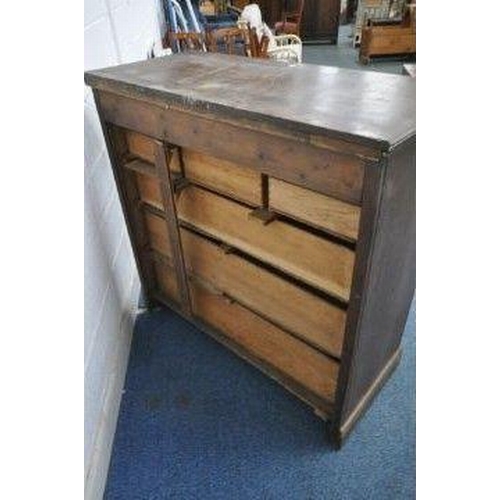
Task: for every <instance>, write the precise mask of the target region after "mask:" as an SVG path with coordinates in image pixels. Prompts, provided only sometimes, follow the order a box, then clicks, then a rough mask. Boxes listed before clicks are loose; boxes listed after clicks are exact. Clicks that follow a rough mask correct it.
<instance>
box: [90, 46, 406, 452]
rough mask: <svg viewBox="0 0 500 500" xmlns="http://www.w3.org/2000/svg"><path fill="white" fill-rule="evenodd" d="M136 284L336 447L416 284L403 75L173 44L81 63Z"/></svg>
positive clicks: (396, 349) (396, 340)
mask: <svg viewBox="0 0 500 500" xmlns="http://www.w3.org/2000/svg"><path fill="white" fill-rule="evenodd" d="M85 80H86V83H87V84H89V85H90V86H92V87H93V90H94V96H95V100H96V104H97V108H98V111H99V115H100V119H101V123H102V127H103V130H104V134H105V137H106V141H107V147H108V151H109V155H110V158H111V161H112V165H113V170H114V175H115V180H116V184H117V187H118V190H119V194H120V198H121V203H122V207H123V211H124V214H125V217H126V221H127V225H128V230H129V234H130V238H131V241H132V245H133V248H134V253H135V257H136V262H137V267H138V270H139V273H140V277H141V280H142V284H143V288H144V290H145V293H146V295H147V297H148V299H149V300H150V301H151V302H152V303H158V302H159V303H161V304H164V305H166V306H168V307H170V308H172V309H173V310H175V311H177V312H178V313H180V314H181V315H183V316H184V317H185V318H188V319H189V320H190V321H192V322H193V323H194V324H196V325H197V326H198V327H199V328H200V329H202V330H204V331H205V332H207V333H208V334H210V335H212V336H213V337H215V338H216V339H217V340H219V341H220V342H222V343H223V344H225V345H226V346H227V347H229V348H230V349H232V350H233V351H234V352H236V353H237V354H239V355H240V356H242V357H243V358H245V359H246V360H248V361H249V362H251V363H253V364H254V365H255V366H257V367H258V368H260V369H261V370H262V371H264V372H265V373H267V374H268V375H269V376H270V377H272V378H274V379H275V380H277V381H278V382H280V383H281V384H282V385H283V386H284V387H286V388H287V389H288V390H289V391H291V392H293V393H294V394H295V395H297V396H298V397H299V398H301V399H302V400H303V401H305V402H306V403H308V404H309V405H310V406H311V407H312V408H313V409H314V410H315V411H316V413H317V414H318V415H319V416H321V417H323V418H324V419H325V420H327V421H328V422H329V425H330V429H331V436H332V437H333V440H334V444H335V445H336V446H337V447H338V446H340V445H341V443H342V441H343V439H344V438H345V436H346V435H347V434H348V433H349V431H350V430H351V428H352V427H353V424H354V423H355V422H356V420H357V419H358V418H359V417H360V415H361V414H362V413H363V411H364V410H365V409H366V407H367V406H368V404H369V402H370V400H371V399H372V398H373V396H374V395H375V394H376V393H377V391H378V389H379V388H380V387H381V386H382V385H383V383H384V381H385V380H386V379H387V377H388V376H389V375H390V373H391V371H392V370H393V369H394V368H395V366H396V365H397V362H398V360H399V357H400V340H401V334H402V331H403V328H404V326H405V321H406V317H407V313H408V310H409V307H410V303H411V300H412V297H413V293H414V286H415V81H414V80H413V79H410V78H405V77H403V76H398V75H387V74H381V73H370V72H359V71H353V70H343V69H339V68H331V67H322V66H312V65H298V66H282V65H276V64H273V63H269V62H266V61H256V60H249V59H246V58H239V57H235V56H223V55H217V54H210V55H208V54H201V55H177V56H173V57H167V58H162V59H153V60H150V61H146V62H139V63H135V64H130V65H124V66H118V67H114V68H109V69H104V70H98V71H91V72H88V73H86V75H85Z"/></svg>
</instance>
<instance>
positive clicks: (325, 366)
mask: <svg viewBox="0 0 500 500" xmlns="http://www.w3.org/2000/svg"><path fill="white" fill-rule="evenodd" d="M190 293H191V299H192V303H193V313H194V315H195V316H197V317H198V318H200V319H201V320H202V321H204V322H206V323H208V324H209V325H211V326H213V327H214V328H216V329H217V330H219V331H221V332H222V333H223V334H224V335H226V336H227V337H229V338H230V339H231V340H233V341H234V342H236V343H237V344H238V345H240V346H242V347H243V348H245V349H246V350H247V351H248V352H249V353H250V354H252V355H253V356H255V357H256V358H258V359H260V360H263V361H264V362H266V363H269V364H270V365H271V366H272V367H273V368H275V369H277V370H279V371H280V372H282V373H284V374H286V375H287V376H288V377H290V378H291V379H292V380H294V381H295V382H296V383H298V384H300V385H302V386H304V387H306V388H307V389H308V390H310V391H312V392H313V393H314V394H316V395H318V396H319V397H320V398H322V399H324V400H328V401H332V400H333V397H334V391H335V386H336V381H337V375H338V363H337V362H336V361H334V360H332V359H331V358H329V357H328V356H326V355H324V354H322V353H321V352H319V351H317V350H316V349H313V348H312V347H309V346H308V345H307V344H305V343H304V342H302V341H300V340H298V339H296V338H294V337H292V336H291V335H289V334H287V333H286V332H284V331H283V330H281V329H280V328H278V327H276V326H274V325H273V324H271V323H269V322H268V321H266V320H265V319H263V318H261V317H259V316H257V315H256V314H254V313H252V312H251V311H249V310H248V309H246V308H245V307H242V306H241V305H239V304H238V303H237V302H232V301H230V300H228V299H227V298H225V297H224V296H222V295H218V294H216V293H212V292H210V291H208V290H207V289H205V288H204V287H202V286H200V285H198V284H196V283H195V282H193V281H191V283H190Z"/></svg>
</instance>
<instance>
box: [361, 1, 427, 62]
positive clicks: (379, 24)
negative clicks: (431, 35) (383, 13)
mask: <svg viewBox="0 0 500 500" xmlns="http://www.w3.org/2000/svg"><path fill="white" fill-rule="evenodd" d="M416 51H417V32H416V5H415V4H411V5H407V6H406V7H405V10H404V13H403V18H402V19H401V20H399V21H392V20H384V19H381V20H377V21H375V20H370V21H368V22H367V24H366V26H364V27H363V31H362V37H361V46H360V48H359V60H360V62H362V63H363V64H367V63H368V62H370V58H371V57H372V56H389V55H403V54H415V53H416Z"/></svg>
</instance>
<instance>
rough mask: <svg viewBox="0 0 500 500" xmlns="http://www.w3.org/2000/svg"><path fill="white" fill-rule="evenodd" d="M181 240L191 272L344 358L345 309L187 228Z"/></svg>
mask: <svg viewBox="0 0 500 500" xmlns="http://www.w3.org/2000/svg"><path fill="white" fill-rule="evenodd" d="M181 236H182V247H183V251H184V259H185V262H186V266H187V268H188V271H189V273H190V274H193V275H195V276H197V277H199V278H201V279H203V280H204V281H206V282H208V283H210V284H211V285H212V286H213V287H215V288H216V289H218V290H220V291H221V292H223V293H224V294H226V295H228V296H230V297H232V298H234V299H236V300H237V301H238V302H240V303H241V304H243V305H245V306H246V307H248V308H250V309H252V310H253V311H255V312H257V313H259V314H261V315H263V316H264V317H266V318H268V319H269V320H270V321H272V322H273V323H275V324H278V325H280V326H281V327H283V328H285V329H286V330H288V331H290V332H293V333H294V334H296V335H297V336H299V337H301V338H303V339H304V340H306V341H307V342H309V343H311V344H312V345H314V346H317V347H319V348H321V349H323V350H324V351H326V352H328V353H329V354H332V355H334V356H340V353H341V350H342V341H343V337H344V329H345V317H346V313H345V311H344V310H343V309H341V308H339V307H337V306H336V305H333V304H332V303H330V302H328V301H326V300H324V299H322V298H320V297H318V296H315V295H314V294H312V293H310V292H308V291H306V290H304V289H302V288H300V287H299V286H297V285H295V284H293V283H290V282H289V281H287V280H286V279H283V278H282V277H279V276H277V275H275V274H273V273H271V272H270V271H268V270H266V269H264V268H262V267H260V266H258V265H256V264H254V263H252V262H249V261H248V260H246V259H244V258H242V257H241V256H239V255H237V254H235V253H228V252H227V251H226V250H225V249H224V248H221V247H220V246H218V245H216V244H214V243H212V242H210V241H209V240H207V239H205V238H203V237H201V236H198V235H196V234H194V233H192V232H191V231H188V230H185V229H183V230H181ZM291 304H297V305H298V306H297V307H291V306H290V305H291Z"/></svg>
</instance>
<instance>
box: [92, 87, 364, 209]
mask: <svg viewBox="0 0 500 500" xmlns="http://www.w3.org/2000/svg"><path fill="white" fill-rule="evenodd" d="M99 95H100V101H101V108H102V113H103V117H104V119H105V120H106V121H108V122H110V123H113V124H115V125H118V126H120V127H124V128H127V129H130V130H133V131H136V132H140V133H142V134H144V135H147V136H150V137H154V138H156V139H159V140H163V141H165V142H168V143H170V144H176V145H178V146H181V147H184V148H188V149H194V150H196V151H200V152H202V153H204V154H208V155H212V156H215V157H217V158H221V159H224V160H228V161H230V162H234V163H237V164H239V165H242V166H245V167H247V168H249V169H252V170H255V171H257V172H259V173H264V174H267V175H270V176H274V177H277V178H280V179H284V180H286V181H288V182H291V183H294V184H297V185H301V186H304V187H307V188H309V189H312V190H314V191H318V192H321V193H323V194H327V195H329V196H335V197H337V198H339V199H341V200H344V201H349V202H352V203H356V204H360V203H361V194H362V186H363V176H364V162H363V160H361V159H360V158H359V157H357V156H354V155H350V154H343V153H338V152H334V151H331V150H329V149H326V148H323V147H320V146H316V145H314V144H311V143H310V142H307V141H306V138H304V139H302V140H299V139H298V138H289V137H283V136H282V135H274V134H269V133H266V132H263V131H261V130H257V129H252V128H243V127H241V126H238V125H235V124H233V123H228V122H224V121H218V120H215V119H212V118H208V117H207V118H206V117H201V116H198V115H194V114H191V113H187V112H183V111H180V110H176V109H173V108H166V107H161V106H158V105H154V104H150V103H147V102H144V101H139V100H135V99H129V98H125V97H122V96H119V95H116V94H111V93H109V92H103V91H101V92H100V93H99Z"/></svg>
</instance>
